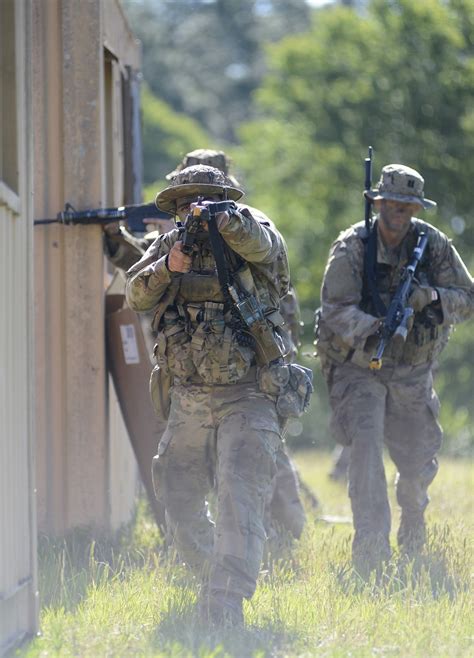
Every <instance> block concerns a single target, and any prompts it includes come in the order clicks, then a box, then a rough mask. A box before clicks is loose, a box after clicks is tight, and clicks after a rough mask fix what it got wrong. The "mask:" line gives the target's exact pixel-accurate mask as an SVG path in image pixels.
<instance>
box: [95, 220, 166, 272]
mask: <svg viewBox="0 0 474 658" xmlns="http://www.w3.org/2000/svg"><path fill="white" fill-rule="evenodd" d="M153 239H154V238H153ZM103 241H104V253H105V255H106V256H107V258H108V259H109V261H110V262H111V263H112V264H113V265H115V267H118V268H119V269H121V270H125V271H126V270H128V269H130V268H131V267H132V265H135V263H136V262H137V261H138V260H140V258H141V257H142V256H143V254H144V253H145V251H146V250H147V249H148V247H149V245H150V239H149V237H148V236H145V237H144V238H137V237H135V236H134V235H133V234H132V233H130V231H128V230H127V229H126V228H125V227H123V226H120V227H119V230H118V233H117V234H116V235H107V234H105V233H104V236H103Z"/></svg>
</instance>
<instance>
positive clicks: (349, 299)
mask: <svg viewBox="0 0 474 658" xmlns="http://www.w3.org/2000/svg"><path fill="white" fill-rule="evenodd" d="M389 167H390V166H389ZM394 167H395V166H394ZM398 167H399V170H400V171H401V173H402V174H403V175H405V174H406V170H408V168H404V167H401V166H398ZM388 171H390V169H389V168H388ZM408 171H410V172H412V171H414V170H408ZM384 172H385V169H384V170H383V173H382V179H381V182H380V183H379V186H378V188H377V190H375V191H373V192H372V197H371V198H375V199H378V198H387V199H389V200H390V199H395V200H403V195H400V194H394V193H393V191H392V193H391V192H390V184H388V183H387V181H386V180H385V179H384ZM415 174H417V176H419V174H418V172H415ZM415 178H416V177H415ZM420 179H421V181H423V179H422V178H421V176H420ZM384 180H385V183H387V184H386V185H385V187H384V184H383V181H384ZM416 180H418V179H416ZM399 182H400V181H399ZM402 182H403V181H402ZM415 182H416V181H415ZM411 184H412V183H411ZM384 189H388V191H387V192H386V194H385V195H384V194H383V190H384ZM397 190H398V192H400V190H399V189H398V188H395V192H397ZM377 192H378V194H379V195H380V196H376V193H377ZM405 194H408V192H406V191H405ZM421 194H422V182H421ZM400 196H402V199H400ZM406 198H407V199H408V198H411V197H406ZM421 198H422V197H420V199H421ZM426 201H427V200H426ZM406 202H408V201H406ZM412 202H413V201H412ZM420 205H421V202H420ZM420 231H424V232H425V233H426V235H427V236H428V250H427V256H426V258H425V259H424V260H423V262H422V263H421V264H420V266H419V268H418V270H417V273H416V276H417V279H418V282H419V283H420V284H421V285H422V286H433V287H435V288H436V291H437V295H438V298H439V305H438V306H437V307H434V309H436V310H435V316H436V322H426V318H425V316H424V315H423V314H422V313H416V314H415V320H414V325H413V328H412V329H411V331H410V332H409V334H408V338H407V340H406V343H405V344H404V346H403V349H402V351H401V352H400V349H399V348H398V351H397V350H396V349H395V346H394V345H393V341H392V343H389V345H388V348H387V349H386V351H385V354H384V358H383V367H382V368H381V370H370V369H369V361H370V359H371V357H372V356H373V353H374V350H375V346H376V344H377V342H378V337H377V335H376V332H377V329H378V327H379V325H380V322H381V320H380V318H378V317H375V315H376V312H375V309H374V308H373V306H372V302H371V301H370V298H369V299H367V298H366V297H365V292H364V291H365V288H366V285H364V240H365V238H366V237H367V236H366V229H365V226H364V224H363V223H360V224H355V225H354V226H352V227H351V228H349V229H347V230H346V231H343V232H342V233H341V234H340V235H339V236H338V238H337V240H336V241H335V242H334V244H333V245H332V247H331V250H330V254H329V260H328V263H327V266H326V270H325V274H324V279H323V285H322V292H321V298H322V307H321V314H320V318H319V323H318V327H317V332H318V334H319V335H318V338H317V350H318V354H319V355H320V357H321V363H322V369H323V373H324V375H325V378H326V381H327V384H328V389H329V398H330V404H331V409H332V419H331V426H332V431H333V434H334V436H335V438H336V440H337V441H338V442H340V443H342V444H343V445H350V446H351V459H350V466H349V496H350V499H351V505H352V512H353V520H354V528H355V536H354V541H353V559H354V563H355V565H356V567H357V568H359V569H360V570H361V571H364V570H366V569H367V568H369V570H370V568H371V567H372V566H373V565H376V564H379V563H380V562H379V560H380V558H387V557H388V556H389V555H390V545H389V533H390V525H391V516H390V508H389V503H388V498H387V483H386V479H385V471H384V466H383V461H382V450H383V444H384V442H385V444H386V445H387V448H388V451H389V454H390V456H391V458H392V459H393V461H394V462H395V464H396V466H397V469H398V476H397V484H396V490H397V500H398V503H399V505H400V506H401V510H402V518H401V525H400V529H399V533H398V541H399V544H400V545H403V546H404V548H407V549H409V547H410V538H409V535H410V533H411V536H412V539H413V540H414V541H413V542H412V548H418V547H419V546H420V545H421V544H422V543H423V541H424V519H423V513H424V510H425V508H426V506H427V505H428V502H429V498H428V495H427V489H428V486H429V484H430V483H431V482H432V480H433V478H434V477H435V475H436V473H437V470H438V462H437V459H436V453H437V451H438V449H439V447H440V444H441V437H442V431H441V427H440V425H439V423H438V421H437V418H438V412H439V400H438V397H437V395H436V393H435V391H434V390H433V378H432V367H433V363H434V362H435V359H436V357H437V356H438V354H439V353H440V351H441V349H442V348H443V347H444V346H445V344H446V342H447V338H448V335H449V332H450V328H451V325H452V324H454V323H457V322H461V321H463V320H466V319H467V318H468V317H470V316H471V315H472V311H473V294H474V293H473V282H472V278H471V276H470V275H469V273H468V271H467V270H466V267H465V266H464V264H463V262H462V260H461V258H460V256H459V255H458V253H457V252H456V250H455V248H454V247H453V246H452V244H451V242H450V241H449V240H448V238H447V237H446V236H445V235H444V234H443V233H441V232H440V231H438V230H437V229H436V228H434V227H433V226H431V225H430V224H427V223H426V222H423V221H421V220H420V219H416V218H412V219H411V223H410V225H409V230H408V233H407V234H406V235H405V237H404V239H403V241H402V242H401V244H400V245H399V248H398V249H396V250H390V249H387V248H386V247H385V245H384V243H383V241H382V240H381V238H380V235H379V236H378V242H377V283H376V285H377V289H378V292H379V294H380V297H381V298H382V300H383V302H384V304H385V305H386V306H388V305H389V302H390V300H391V298H392V296H393V293H394V291H395V289H396V287H397V284H398V282H399V279H400V275H401V272H402V270H403V267H404V266H405V265H406V264H407V261H408V260H409V258H410V256H411V254H412V252H413V249H414V247H415V245H416V242H417V237H418V235H419V233H420Z"/></svg>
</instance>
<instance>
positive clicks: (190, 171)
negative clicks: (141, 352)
mask: <svg viewBox="0 0 474 658" xmlns="http://www.w3.org/2000/svg"><path fill="white" fill-rule="evenodd" d="M191 183H193V184H191ZM181 189H183V190H184V191H186V192H187V193H188V194H196V197H197V196H198V194H206V192H208V193H210V191H212V190H213V191H214V194H215V193H216V192H217V190H219V191H220V192H221V193H222V192H224V190H225V193H226V195H228V196H229V198H234V199H235V200H236V199H237V198H238V196H240V194H241V193H240V194H239V192H240V191H239V190H236V188H233V187H232V186H231V185H230V181H229V180H228V179H227V178H226V177H225V176H224V175H223V174H222V173H221V172H219V171H218V170H217V169H213V168H211V167H203V166H197V167H189V168H185V169H184V170H183V171H182V172H181V173H180V174H178V175H177V176H176V177H175V178H174V179H173V183H172V185H171V186H170V187H169V188H167V190H165V191H164V192H162V193H160V195H158V197H157V205H158V206H159V207H160V208H161V209H162V210H167V209H168V208H169V205H170V204H173V203H175V199H176V198H178V196H179V194H180V193H181ZM174 195H176V196H174ZM220 233H221V236H222V238H223V239H224V241H225V242H226V243H227V245H228V246H229V247H230V248H231V249H232V250H233V251H235V252H236V253H237V254H239V255H240V256H241V257H242V258H243V259H244V260H245V261H246V262H247V263H248V264H249V266H250V270H251V273H252V276H253V280H254V283H255V288H256V290H257V294H258V298H259V299H260V302H261V304H262V306H263V307H264V309H265V314H266V316H267V317H269V318H274V321H275V322H277V323H278V316H279V312H278V308H279V301H280V297H281V296H282V293H285V292H286V291H287V289H288V279H289V271H288V261H287V253H286V247H285V244H284V242H283V239H282V238H281V236H280V234H279V233H278V232H277V231H276V230H275V229H273V228H272V227H270V226H269V225H265V224H263V223H262V222H259V221H256V220H255V219H254V218H253V217H252V215H251V214H250V212H249V211H248V210H246V209H245V208H244V209H242V210H241V211H240V210H236V211H234V212H232V213H231V215H230V220H229V222H228V224H227V225H226V226H225V227H223V228H221V229H220ZM179 236H180V233H179V231H178V230H177V229H175V230H172V231H170V232H169V233H167V234H165V235H162V236H159V237H158V238H157V240H156V241H155V242H154V243H153V244H152V245H151V247H150V248H149V249H148V251H147V252H146V254H145V255H144V257H143V258H142V259H141V261H140V262H139V263H137V264H136V265H135V266H134V267H133V268H132V269H131V270H130V271H129V273H128V283H127V299H128V302H129V305H130V307H131V308H133V309H134V310H136V311H138V312H144V311H150V310H152V309H154V310H155V311H156V313H157V317H160V318H161V320H160V322H159V333H158V340H157V346H156V352H155V353H156V358H157V361H158V363H159V364H160V365H161V367H163V368H166V369H168V370H169V372H170V373H171V376H172V379H173V386H172V388H171V408H170V415H169V420H168V424H167V428H166V430H165V433H164V435H163V438H162V440H161V441H160V444H159V448H158V459H157V460H156V462H155V475H156V482H157V495H158V496H159V497H160V498H161V499H162V500H163V501H164V504H165V506H166V510H167V521H168V523H169V526H170V528H171V531H172V533H173V536H174V539H175V542H176V547H177V549H178V551H179V553H180V555H181V556H182V557H183V559H184V560H185V561H186V562H187V563H188V565H189V566H190V567H191V568H193V569H194V570H195V572H196V573H197V574H199V575H200V576H201V577H202V578H203V585H204V593H205V595H206V597H205V600H206V601H207V603H208V604H209V614H210V615H211V617H218V618H220V619H222V618H226V617H227V618H229V620H230V621H233V622H235V621H239V620H241V618H242V597H247V598H249V597H251V596H252V594H253V593H254V590H255V586H256V580H257V576H258V572H259V568H260V562H261V558H262V552H263V546H264V542H265V529H264V524H263V519H264V507H265V502H266V500H267V499H268V495H269V491H270V489H271V483H272V479H273V477H274V475H275V457H276V453H277V451H278V449H279V447H280V444H281V439H280V426H279V419H278V416H277V413H276V407H275V399H274V398H273V397H271V396H269V395H267V394H264V393H262V392H261V391H260V390H259V387H258V384H257V380H256V376H257V369H256V366H255V358H254V352H253V350H252V349H251V348H250V347H248V346H245V345H242V344H239V342H238V341H237V336H236V334H235V327H233V326H232V324H231V323H230V313H229V310H228V308H227V307H226V304H225V300H224V297H223V293H222V290H221V287H220V284H219V282H218V279H217V275H216V269H215V261H214V257H213V254H212V250H211V247H210V244H209V240H208V235H207V234H205V233H203V235H201V236H200V237H199V238H198V242H197V244H196V245H195V250H194V251H193V254H192V267H191V270H190V272H188V273H183V274H176V273H174V272H170V271H169V270H168V267H167V258H168V254H169V253H170V251H171V249H172V247H173V245H174V244H175V243H176V242H177V241H178V240H179ZM214 483H216V484H217V514H216V523H215V528H214V527H213V524H212V522H211V521H210V519H209V517H208V514H207V508H206V502H205V501H206V495H207V494H208V492H209V491H210V489H211V488H212V487H213V486H214Z"/></svg>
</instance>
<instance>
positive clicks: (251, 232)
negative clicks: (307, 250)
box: [221, 212, 286, 263]
mask: <svg viewBox="0 0 474 658" xmlns="http://www.w3.org/2000/svg"><path fill="white" fill-rule="evenodd" d="M221 235H222V237H223V238H224V240H225V241H226V243H227V244H228V245H229V247H230V248H231V249H233V250H234V251H235V252H236V253H237V254H239V255H240V256H242V258H244V259H245V260H246V261H248V262H249V263H272V262H273V261H274V260H275V259H276V258H277V256H279V255H280V254H281V251H282V249H284V250H285V248H284V246H282V243H281V241H280V240H279V239H278V237H277V235H276V234H274V233H273V232H272V231H271V230H270V229H268V228H267V227H265V226H263V225H261V224H259V223H258V222H256V221H255V220H254V219H253V218H252V217H247V216H246V215H245V214H244V213H240V212H237V213H233V214H232V216H231V218H230V221H229V223H228V224H227V226H226V227H225V228H223V229H222V231H221ZM285 251H286V250H285Z"/></svg>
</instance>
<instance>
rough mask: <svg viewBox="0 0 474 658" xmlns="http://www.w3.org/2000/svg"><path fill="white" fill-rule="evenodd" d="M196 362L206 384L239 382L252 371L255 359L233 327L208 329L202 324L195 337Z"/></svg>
mask: <svg viewBox="0 0 474 658" xmlns="http://www.w3.org/2000/svg"><path fill="white" fill-rule="evenodd" d="M191 346H192V355H193V361H194V365H195V367H196V370H197V373H198V375H199V376H200V377H201V378H202V380H203V381H204V382H205V383H206V384H211V385H215V384H236V383H237V382H238V381H239V380H241V379H242V378H243V377H245V375H246V374H247V373H248V372H249V370H250V366H251V365H252V361H253V359H254V352H253V350H252V349H251V348H249V347H245V346H242V345H239V344H238V342H237V339H236V336H235V335H234V334H233V332H232V329H231V328H230V327H228V326H225V325H224V324H223V325H222V328H221V330H220V331H216V330H215V331H211V332H210V331H206V330H205V324H202V325H200V326H199V327H198V328H197V329H196V331H195V332H194V334H193V339H192V341H191Z"/></svg>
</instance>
